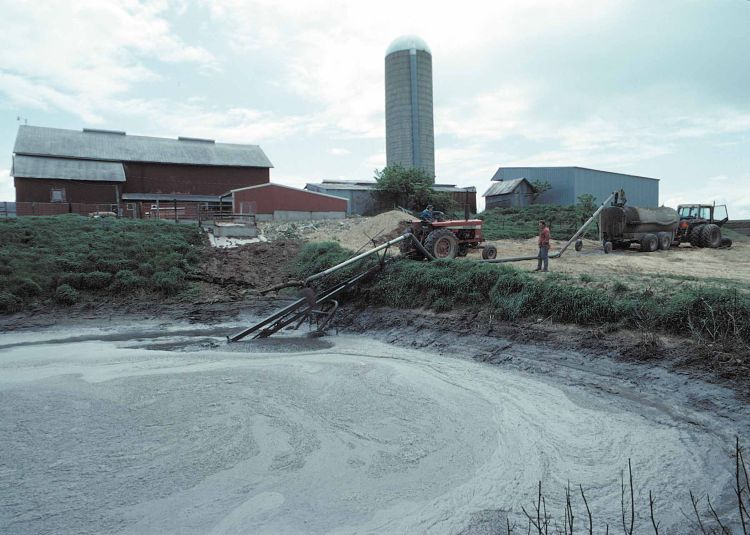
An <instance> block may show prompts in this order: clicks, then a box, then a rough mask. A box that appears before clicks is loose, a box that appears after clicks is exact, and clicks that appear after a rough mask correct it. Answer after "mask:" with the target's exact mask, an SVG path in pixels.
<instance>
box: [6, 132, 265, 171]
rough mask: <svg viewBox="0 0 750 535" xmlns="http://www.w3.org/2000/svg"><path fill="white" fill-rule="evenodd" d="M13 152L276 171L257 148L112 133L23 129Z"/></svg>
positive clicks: (195, 139)
mask: <svg viewBox="0 0 750 535" xmlns="http://www.w3.org/2000/svg"><path fill="white" fill-rule="evenodd" d="M13 152H14V153H16V154H18V155H33V156H50V157H61V158H74V159H82V160H105V161H114V162H154V163H171V164H184V165H217V166H218V165H225V166H233V167H265V168H269V167H273V164H271V162H270V160H269V159H268V157H267V156H266V155H265V153H264V152H263V150H262V149H261V148H260V147H259V146H257V145H239V144H234V143H216V142H215V141H213V140H210V139H197V138H185V137H181V138H178V139H171V138H161V137H148V136H129V135H127V134H125V132H117V131H111V130H92V129H84V130H83V131H78V130H64V129H61V128H47V127H42V126H28V125H21V126H20V127H19V129H18V136H17V137H16V144H15V147H14V148H13Z"/></svg>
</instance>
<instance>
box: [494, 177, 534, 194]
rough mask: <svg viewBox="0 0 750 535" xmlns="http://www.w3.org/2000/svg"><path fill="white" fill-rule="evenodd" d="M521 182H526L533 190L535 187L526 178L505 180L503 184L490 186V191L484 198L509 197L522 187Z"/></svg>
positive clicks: (498, 183) (497, 183)
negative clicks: (508, 195) (509, 194)
mask: <svg viewBox="0 0 750 535" xmlns="http://www.w3.org/2000/svg"><path fill="white" fill-rule="evenodd" d="M521 182H526V183H527V184H528V185H529V187H530V188H531V189H532V190H533V189H534V186H532V185H531V183H530V182H529V181H528V180H526V179H525V178H515V179H513V180H503V181H502V182H496V183H494V184H492V185H491V186H490V189H488V190H487V191H485V192H484V195H482V197H494V196H495V195H507V194H508V193H513V192H514V191H515V189H516V188H517V187H518V186H520V185H521Z"/></svg>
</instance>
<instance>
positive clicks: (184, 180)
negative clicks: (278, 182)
mask: <svg viewBox="0 0 750 535" xmlns="http://www.w3.org/2000/svg"><path fill="white" fill-rule="evenodd" d="M123 166H124V167H125V176H126V178H127V181H126V182H125V185H124V187H123V192H124V193H168V194H178V195H222V194H224V193H226V192H228V191H230V190H232V189H237V188H244V187H247V186H257V185H259V184H267V183H268V182H269V181H270V172H269V169H266V168H261V167H226V166H197V165H173V164H154V163H129V162H126V163H123Z"/></svg>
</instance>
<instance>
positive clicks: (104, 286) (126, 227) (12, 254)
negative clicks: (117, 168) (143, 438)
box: [0, 214, 204, 313]
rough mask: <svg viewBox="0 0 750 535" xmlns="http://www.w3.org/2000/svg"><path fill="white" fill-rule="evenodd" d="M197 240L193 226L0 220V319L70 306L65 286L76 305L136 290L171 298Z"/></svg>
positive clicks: (180, 286)
mask: <svg viewBox="0 0 750 535" xmlns="http://www.w3.org/2000/svg"><path fill="white" fill-rule="evenodd" d="M203 240H204V238H203V236H202V233H201V231H200V229H199V228H197V227H193V226H184V225H175V224H173V223H168V222H164V221H133V220H126V219H91V218H87V217H82V216H78V215H73V214H67V215H62V216H54V217H22V218H17V219H9V220H4V221H0V288H2V295H0V313H10V312H16V311H18V310H21V309H23V308H24V307H26V306H30V305H33V304H35V303H45V302H47V301H54V302H60V303H66V304H70V301H71V299H72V296H73V295H74V294H72V293H70V292H69V291H68V290H67V288H70V289H71V290H74V291H75V292H76V294H77V295H76V301H84V300H86V299H90V298H95V299H101V298H102V297H104V298H107V299H109V298H113V297H117V296H119V295H121V293H122V292H123V291H133V290H136V289H137V290H142V291H145V292H154V293H160V294H166V295H175V294H176V293H179V292H180V291H183V290H185V289H186V288H187V287H188V285H187V284H186V283H185V275H186V273H188V272H191V271H194V270H195V268H196V267H197V265H198V263H199V261H200V250H201V248H202V247H203ZM157 275H158V276H157ZM60 287H64V289H63V290H59V288H60ZM60 292H62V294H61V293H60ZM19 303H20V304H19Z"/></svg>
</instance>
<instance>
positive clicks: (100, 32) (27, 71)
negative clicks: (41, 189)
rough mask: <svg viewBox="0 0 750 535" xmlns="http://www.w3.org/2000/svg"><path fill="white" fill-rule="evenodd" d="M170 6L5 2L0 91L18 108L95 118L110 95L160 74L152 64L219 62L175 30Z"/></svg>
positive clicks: (89, 0)
mask: <svg viewBox="0 0 750 535" xmlns="http://www.w3.org/2000/svg"><path fill="white" fill-rule="evenodd" d="M168 7H169V3H168V2H161V1H143V2H138V1H136V0H116V1H108V2H99V1H94V0H78V1H64V0H52V1H47V2H3V4H2V12H3V18H4V20H5V21H6V24H5V25H4V26H3V31H2V32H0V65H2V68H0V75H1V76H2V77H3V82H4V83H0V92H2V93H4V94H5V96H6V98H7V99H8V100H10V101H11V102H13V103H15V104H17V105H20V106H29V107H36V108H39V109H42V110H49V109H51V108H56V109H59V110H61V111H69V112H72V113H75V114H77V115H79V116H80V117H81V118H83V119H84V120H86V121H90V122H99V121H100V119H101V116H102V115H103V114H104V113H105V112H106V111H107V110H108V107H109V104H110V103H111V102H112V101H113V100H115V99H117V98H119V97H120V96H121V95H123V94H126V93H127V92H128V91H129V90H131V89H132V88H133V87H135V86H136V85H137V84H139V83H142V82H144V81H148V80H154V79H158V78H159V77H160V74H159V72H158V70H157V69H155V68H154V67H153V66H152V65H153V63H154V62H162V63H185V62H187V63H192V64H197V65H198V66H199V68H202V69H213V68H216V65H217V60H216V59H215V58H214V57H213V55H212V54H211V53H210V52H208V51H207V50H206V49H204V48H202V47H199V46H193V45H190V44H187V43H186V42H184V41H183V40H182V39H180V38H179V37H178V36H177V35H175V33H174V31H173V30H172V28H171V27H170V24H169V23H168V21H167V18H166V11H167V9H168Z"/></svg>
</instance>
